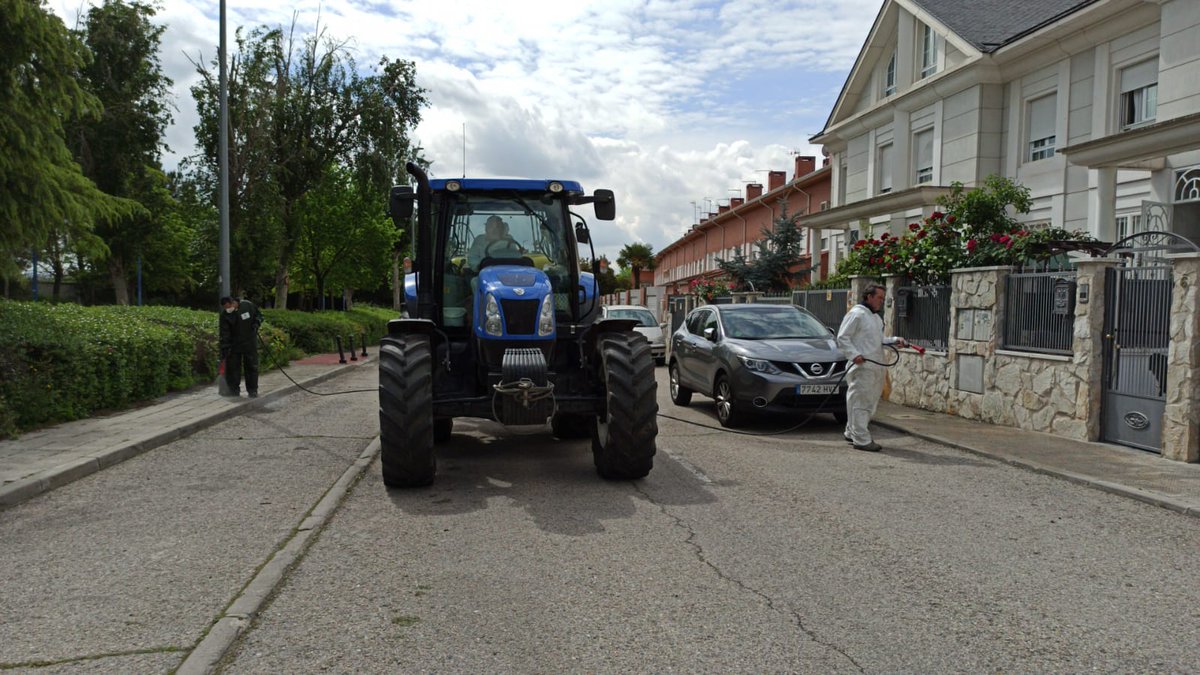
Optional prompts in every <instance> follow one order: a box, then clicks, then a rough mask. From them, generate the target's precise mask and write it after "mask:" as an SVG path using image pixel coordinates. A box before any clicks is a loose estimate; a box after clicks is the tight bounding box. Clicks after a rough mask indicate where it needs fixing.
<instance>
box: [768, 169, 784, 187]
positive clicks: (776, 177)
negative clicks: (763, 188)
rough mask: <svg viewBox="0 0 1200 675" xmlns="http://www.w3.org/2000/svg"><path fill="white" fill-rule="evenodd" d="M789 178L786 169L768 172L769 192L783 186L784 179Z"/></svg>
mask: <svg viewBox="0 0 1200 675" xmlns="http://www.w3.org/2000/svg"><path fill="white" fill-rule="evenodd" d="M786 178H787V172H785V171H772V172H770V173H768V174H767V192H773V191H775V190H778V189H779V188H781V187H783V183H784V179H786Z"/></svg>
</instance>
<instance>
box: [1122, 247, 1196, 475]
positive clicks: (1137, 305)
mask: <svg viewBox="0 0 1200 675" xmlns="http://www.w3.org/2000/svg"><path fill="white" fill-rule="evenodd" d="M1193 250H1196V245H1195V244H1194V243H1192V242H1191V241H1189V240H1187V239H1184V238H1182V237H1179V236H1178V235H1174V234H1172V233H1170V232H1142V233H1139V234H1135V235H1131V236H1129V237H1126V238H1125V239H1122V240H1121V241H1118V242H1117V243H1116V244H1114V245H1113V246H1112V248H1110V249H1109V252H1108V253H1109V255H1115V256H1117V257H1118V258H1119V259H1120V260H1121V263H1122V264H1121V265H1120V266H1118V267H1112V268H1109V269H1108V270H1107V272H1106V274H1107V277H1106V279H1105V288H1106V289H1107V290H1106V293H1105V296H1106V297H1105V312H1104V371H1103V377H1104V386H1103V392H1102V397H1103V398H1102V400H1101V415H1100V434H1101V439H1102V440H1104V441H1108V442H1110V443H1120V444H1121V445H1129V446H1132V447H1135V448H1141V449H1143V450H1149V451H1151V452H1161V449H1162V417H1163V411H1164V410H1165V409H1166V397H1167V357H1168V351H1169V347H1170V341H1171V337H1170V326H1171V289H1172V287H1173V286H1174V279H1173V277H1172V274H1171V265H1170V262H1169V261H1168V260H1167V259H1166V258H1165V257H1164V255H1165V254H1168V253H1179V252H1183V251H1193Z"/></svg>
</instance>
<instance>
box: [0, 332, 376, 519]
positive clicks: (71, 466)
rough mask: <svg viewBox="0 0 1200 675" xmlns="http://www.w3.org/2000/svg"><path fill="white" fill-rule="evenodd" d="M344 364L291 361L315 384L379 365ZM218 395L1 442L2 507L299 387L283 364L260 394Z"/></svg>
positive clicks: (209, 388)
mask: <svg viewBox="0 0 1200 675" xmlns="http://www.w3.org/2000/svg"><path fill="white" fill-rule="evenodd" d="M346 358H347V362H346V363H345V364H340V363H338V355H337V354H319V355H316V356H312V357H308V358H305V359H301V360H299V361H293V362H292V363H290V364H289V365H288V366H287V368H286V370H287V374H288V375H291V376H292V379H294V380H296V382H299V383H300V384H302V385H304V386H305V387H310V386H312V385H314V384H318V383H320V382H323V381H325V380H328V379H329V378H331V377H334V376H335V375H338V374H340V373H343V372H346V371H347V370H348V369H350V368H357V367H360V366H364V365H366V366H369V367H372V368H373V367H374V364H375V355H374V353H370V355H369V356H359V357H358V360H357V361H350V360H349V355H348V354H347V356H346ZM244 390H245V387H244V386H243V391H242V395H241V397H240V398H226V397H222V396H220V395H219V394H218V393H217V386H216V384H215V383H214V384H211V385H198V386H195V387H192V388H191V389H188V390H186V391H180V392H172V393H170V394H167V395H166V396H163V397H161V398H158V399H155V400H154V401H150V402H148V403H147V404H145V405H142V406H140V407H138V408H135V409H132V410H125V411H122V412H117V413H113V414H111V415H105V416H103V417H90V418H87V419H82V420H76V421H74V422H66V423H63V424H58V425H56V426H53V427H47V428H45V429H40V430H38V431H31V432H29V433H26V434H24V435H22V436H21V437H20V438H17V439H15V440H7V441H0V509H3V508H4V507H7V506H11V505H13V504H17V503H20V502H22V501H25V500H26V499H29V498H31V497H34V496H36V495H39V494H41V493H43V492H47V491H49V490H53V489H54V488H57V487H59V486H62V485H65V484H66V483H70V482H71V481H73V480H77V479H79V478H82V477H84V476H86V475H88V474H92V473H95V472H97V471H99V470H101V469H103V468H106V467H109V466H112V465H113V464H117V463H118V462H123V461H125V460H126V459H129V458H130V457H133V456H135V455H139V454H141V453H143V452H146V451H147V450H150V449H153V448H156V447H158V446H160V445H164V444H166V443H170V442H171V441H174V440H177V439H179V438H183V437H184V436H187V435H189V434H192V433H195V432H196V431H199V430H200V429H203V428H205V427H209V426H212V425H214V424H217V423H218V422H221V421H223V420H226V419H229V418H231V417H234V416H235V415H240V414H242V413H244V412H246V411H247V410H250V409H253V408H257V407H259V406H262V405H264V404H266V403H268V402H270V401H273V400H276V399H278V398H282V397H283V396H287V395H288V394H291V393H293V392H296V391H298V390H299V388H298V387H297V386H296V385H295V384H293V383H292V382H291V381H289V380H288V379H287V377H286V376H285V375H284V374H283V373H282V372H280V371H279V370H272V371H269V372H265V373H263V374H262V375H261V376H259V381H258V398H254V399H251V398H248V397H247V396H246V393H245V391H244Z"/></svg>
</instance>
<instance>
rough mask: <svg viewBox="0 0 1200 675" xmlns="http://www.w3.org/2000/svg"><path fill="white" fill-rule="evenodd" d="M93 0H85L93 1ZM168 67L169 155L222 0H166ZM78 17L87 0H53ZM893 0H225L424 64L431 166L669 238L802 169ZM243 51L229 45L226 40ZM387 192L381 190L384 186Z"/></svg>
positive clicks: (616, 233)
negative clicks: (607, 212) (607, 204)
mask: <svg viewBox="0 0 1200 675" xmlns="http://www.w3.org/2000/svg"><path fill="white" fill-rule="evenodd" d="M87 3H88V0H83V6H86V5H87ZM159 3H160V11H159V14H158V17H157V19H158V21H160V22H162V23H163V24H164V25H166V27H167V29H166V32H165V34H164V37H163V52H162V55H161V59H162V64H163V67H164V69H165V70H166V73H167V75H168V76H169V77H171V79H172V80H174V82H175V87H174V91H175V96H176V100H175V105H176V106H177V111H176V114H175V125H174V126H173V127H172V128H171V130H170V132H169V136H168V143H169V145H170V146H171V150H172V152H171V153H170V154H169V155H168V156H167V157H166V158H165V159H166V163H167V164H168V166H173V165H174V164H175V163H176V162H178V160H179V158H181V157H184V156H187V155H190V154H192V153H194V152H195V149H194V136H193V133H192V126H193V125H194V124H195V121H196V113H195V104H194V102H193V101H192V99H191V95H190V94H189V92H188V89H189V87H190V86H191V85H192V84H193V83H194V82H195V79H196V76H195V73H194V68H193V66H192V64H191V61H192V60H203V61H209V60H211V59H212V58H214V56H215V54H216V51H217V41H218V25H219V24H218V8H219V5H218V2H217V0H159ZM50 4H51V6H52V7H54V9H55V10H56V11H58V12H59V13H60V14H61V15H62V16H63V17H64V18H65V19H66V21H67V24H68V25H69V26H73V25H75V19H76V17H77V16H78V14H79V12H80V11H81V4H80V3H79V2H78V0H77V1H76V2H74V3H71V4H68V0H50ZM881 4H882V0H839V1H837V2H829V1H828V0H729V1H727V2H722V1H719V0H679V1H675V2H672V1H665V0H598V1H596V2H591V1H578V2H572V1H570V0H567V1H565V2H564V1H560V2H553V3H551V2H527V1H522V0H443V1H440V2H435V1H432V0H323V1H321V0H291V1H290V2H279V0H228V2H227V5H226V11H227V13H228V14H227V23H228V26H229V31H230V32H229V36H230V37H229V39H230V44H231V45H232V41H233V29H234V27H236V26H246V27H250V26H257V25H264V24H265V25H271V26H278V25H285V26H286V25H289V24H290V23H291V22H292V21H293V20H295V21H296V24H297V26H298V28H300V29H301V31H302V32H304V33H310V32H312V31H313V30H314V28H315V27H317V26H318V25H319V26H321V27H323V28H325V29H326V30H327V32H328V35H330V36H333V37H337V38H341V39H344V40H347V41H348V42H349V47H350V49H352V50H353V55H354V58H355V60H356V61H357V62H358V63H359V64H360V66H363V67H366V66H370V65H371V64H373V63H375V62H377V61H378V59H379V57H381V56H387V57H389V58H392V59H406V60H411V61H413V62H415V63H416V67H417V78H418V82H419V84H420V85H421V86H422V87H424V88H425V89H426V90H427V95H428V98H429V101H430V106H429V107H428V108H427V109H426V110H425V111H424V113H423V121H422V122H421V124H420V126H419V127H418V128H417V130H416V140H417V141H418V142H419V144H420V145H421V146H422V147H423V148H424V149H425V154H426V156H427V157H428V158H429V159H431V160H433V166H432V173H433V175H434V176H435V177H450V176H460V175H463V173H464V161H463V155H464V153H463V141H464V125H465V140H466V153H465V154H466V161H465V173H466V175H468V176H523V177H536V178H551V177H554V178H565V179H575V180H579V181H580V182H582V183H583V185H584V188H585V189H586V190H587V191H588V192H591V191H592V190H593V189H595V188H600V187H606V188H610V189H612V190H614V191H615V192H616V195H617V220H616V221H615V222H613V223H594V222H593V223H591V224H592V227H593V230H592V232H593V237H594V239H595V244H596V246H597V249H598V250H597V252H598V253H606V254H608V256H609V257H610V259H615V257H616V252H617V251H618V250H620V248H621V246H623V245H624V244H627V243H630V242H634V241H640V242H645V243H649V244H650V245H652V246H653V247H654V250H655V251H659V250H662V249H663V248H664V247H666V246H667V245H668V244H670V243H671V242H672V241H674V240H675V239H676V238H678V237H679V236H680V235H681V234H682V233H683V232H684V231H686V229H687V228H688V226H690V225H691V224H692V223H693V222H695V219H696V213H697V212H699V213H700V214H701V215H703V213H704V212H705V211H706V210H709V209H711V210H713V211H715V210H716V208H717V205H718V204H723V203H728V202H727V200H728V199H729V198H730V197H736V196H739V195H740V194H741V193H742V190H743V189H744V185H745V183H747V182H752V181H756V180H757V181H760V182H764V183H765V181H766V170H768V169H773V170H785V171H787V174H788V179H791V177H792V176H791V174H792V163H793V161H792V156H793V154H797V153H799V154H806V155H816V156H818V157H820V149H819V148H816V147H813V146H811V145H810V144H809V143H808V138H809V137H810V136H811V135H813V134H815V133H816V132H818V131H820V130H821V128H822V126H823V124H824V122H825V119H826V117H827V116H828V113H829V110H830V108H831V107H832V105H833V103H834V99H835V97H836V96H837V93H838V91H839V90H840V88H841V86H842V82H843V80H844V79H845V77H846V74H847V72H848V71H849V69H850V68H851V66H853V64H854V58H855V56H856V55H857V53H858V50H859V48H860V47H861V45H862V42H863V40H864V39H865V37H866V34H867V31H868V30H869V29H870V26H871V23H872V21H873V20H874V17H875V15H876V13H877V12H878V10H879V7H880V5H881ZM230 49H231V51H232V49H233V48H232V46H231V47H230ZM380 199H381V200H382V199H383V196H381V197H380Z"/></svg>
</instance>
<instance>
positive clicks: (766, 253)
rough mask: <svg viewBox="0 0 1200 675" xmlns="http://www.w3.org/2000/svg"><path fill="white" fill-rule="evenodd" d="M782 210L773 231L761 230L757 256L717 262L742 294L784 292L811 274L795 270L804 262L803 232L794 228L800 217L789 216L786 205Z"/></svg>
mask: <svg viewBox="0 0 1200 675" xmlns="http://www.w3.org/2000/svg"><path fill="white" fill-rule="evenodd" d="M780 204H781V206H782V208H781V210H780V213H779V217H778V218H776V219H775V227H774V228H773V229H770V230H768V229H765V228H764V229H763V230H762V234H763V237H762V239H759V240H758V241H756V242H754V245H755V247H756V248H757V250H758V256H757V257H756V258H755V259H754V260H753V261H748V260H747V259H746V256H744V255H742V254H741V253H740V252H739V253H738V254H737V255H735V256H734V257H733V259H732V260H725V259H723V258H717V266H718V267H719V268H720V269H721V270H722V271H723V272H725V273H726V274H728V275H729V276H730V277H732V278H733V280H734V282H735V283H736V284H737V286H739V287H741V288H742V289H744V290H754V291H760V292H775V293H779V292H783V291H786V290H789V289H791V288H792V286H794V285H795V284H796V283H798V282H799V281H800V279H801V278H803V276H804V275H806V274H808V273H809V272H810V271H811V268H804V269H797V266H798V265H800V264H801V263H802V262H803V260H804V259H803V255H804V232H803V231H802V230H801V229H800V227H798V226H797V225H796V222H797V221H798V220H799V218H800V215H799V214H796V215H794V216H789V215H788V213H787V203H786V202H784V201H783V200H780Z"/></svg>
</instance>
